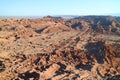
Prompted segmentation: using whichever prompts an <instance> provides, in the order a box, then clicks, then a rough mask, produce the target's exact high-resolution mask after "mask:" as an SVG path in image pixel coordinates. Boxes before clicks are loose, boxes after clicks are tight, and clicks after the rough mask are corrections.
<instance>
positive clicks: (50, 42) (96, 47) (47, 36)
mask: <svg viewBox="0 0 120 80" xmlns="http://www.w3.org/2000/svg"><path fill="white" fill-rule="evenodd" d="M111 19H112V20H111ZM119 24H120V23H119V21H116V20H115V19H113V18H111V17H100V16H99V17H79V18H75V19H64V18H60V17H51V16H47V17H43V18H40V19H4V20H0V80H51V79H52V80H119V79H120V37H119V30H120V27H119ZM106 26H107V27H108V26H109V28H108V29H106V28H105V27H106ZM110 26H111V27H110ZM112 28H117V31H115V30H112V32H111V30H110V29H112ZM108 33H109V34H108Z"/></svg>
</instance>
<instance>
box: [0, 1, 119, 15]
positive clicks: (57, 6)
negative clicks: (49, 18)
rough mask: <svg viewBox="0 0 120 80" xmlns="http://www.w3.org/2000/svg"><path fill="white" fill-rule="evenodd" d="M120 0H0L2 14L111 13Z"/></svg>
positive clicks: (115, 11) (116, 7) (117, 11)
mask: <svg viewBox="0 0 120 80" xmlns="http://www.w3.org/2000/svg"><path fill="white" fill-rule="evenodd" d="M116 13H120V0H0V16H45V15H109V14H116Z"/></svg>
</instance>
